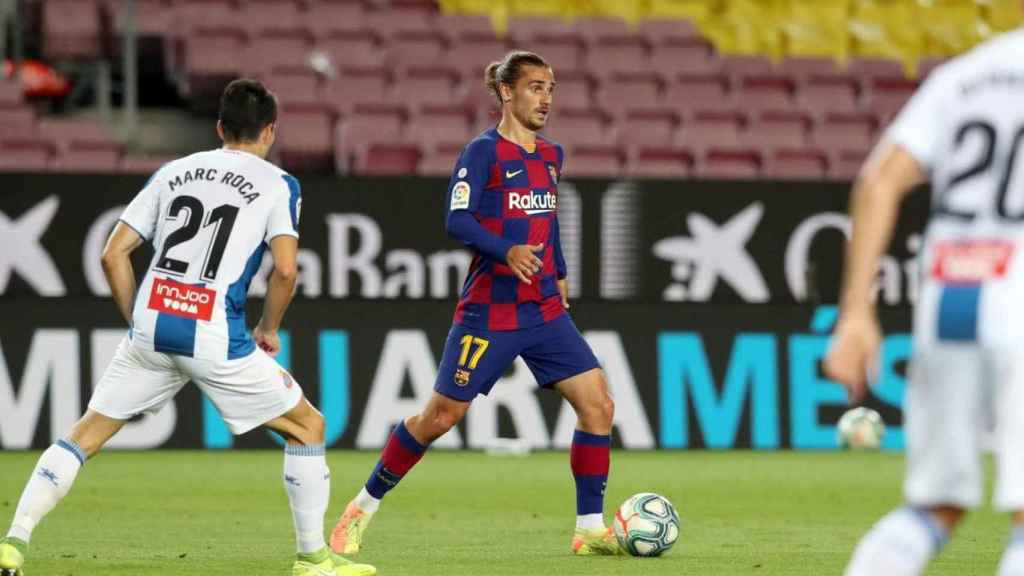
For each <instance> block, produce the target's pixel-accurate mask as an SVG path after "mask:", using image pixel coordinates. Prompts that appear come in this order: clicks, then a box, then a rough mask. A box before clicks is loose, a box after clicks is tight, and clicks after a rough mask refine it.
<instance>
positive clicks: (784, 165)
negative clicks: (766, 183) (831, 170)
mask: <svg viewBox="0 0 1024 576" xmlns="http://www.w3.org/2000/svg"><path fill="white" fill-rule="evenodd" d="M827 174H828V157H827V156H826V155H825V153H824V152H822V151H820V150H813V149H799V148H783V149H779V150H776V151H775V152H774V153H773V154H772V156H771V162H769V163H768V170H767V174H766V176H767V177H769V178H774V179H776V180H824V179H825V177H826V175H827Z"/></svg>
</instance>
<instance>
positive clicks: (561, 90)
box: [552, 71, 594, 114]
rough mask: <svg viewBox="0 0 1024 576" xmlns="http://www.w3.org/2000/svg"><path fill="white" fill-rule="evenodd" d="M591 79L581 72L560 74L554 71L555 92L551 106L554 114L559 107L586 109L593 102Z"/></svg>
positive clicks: (592, 83)
mask: <svg viewBox="0 0 1024 576" xmlns="http://www.w3.org/2000/svg"><path fill="white" fill-rule="evenodd" d="M593 94H594V82H593V79H592V78H591V77H590V76H589V75H587V74H583V73H566V74H560V73H558V71H555V93H554V98H553V100H552V106H553V108H554V110H555V112H554V113H555V114H558V111H559V110H561V109H577V110H580V109H586V108H590V107H591V106H592V104H593V102H592V97H593Z"/></svg>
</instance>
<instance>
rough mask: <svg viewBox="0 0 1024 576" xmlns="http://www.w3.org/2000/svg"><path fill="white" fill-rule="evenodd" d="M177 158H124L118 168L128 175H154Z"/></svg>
mask: <svg viewBox="0 0 1024 576" xmlns="http://www.w3.org/2000/svg"><path fill="white" fill-rule="evenodd" d="M175 159H176V157H175V156H127V155H126V156H123V157H122V158H121V162H120V163H119V165H118V167H119V169H120V170H121V172H125V173H128V174H153V173H154V172H156V171H157V170H159V169H160V168H161V167H162V166H163V165H164V164H167V163H168V162H172V161H174V160H175Z"/></svg>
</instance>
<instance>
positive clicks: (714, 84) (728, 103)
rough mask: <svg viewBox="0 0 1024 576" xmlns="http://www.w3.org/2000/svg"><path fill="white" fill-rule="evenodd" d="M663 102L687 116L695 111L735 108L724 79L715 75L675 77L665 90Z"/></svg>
mask: <svg viewBox="0 0 1024 576" xmlns="http://www.w3.org/2000/svg"><path fill="white" fill-rule="evenodd" d="M664 102H665V105H666V106H672V107H675V108H676V109H678V110H681V111H683V112H684V113H687V114H691V113H693V112H694V111H695V110H720V111H727V110H733V109H734V108H735V106H736V105H735V103H734V102H733V99H732V95H731V94H730V93H729V91H728V90H727V88H726V83H725V81H724V79H723V78H722V77H721V76H717V75H680V76H676V78H675V79H674V81H673V82H671V83H670V84H669V85H668V87H667V88H666V91H665V99H664Z"/></svg>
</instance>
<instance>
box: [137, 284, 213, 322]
mask: <svg viewBox="0 0 1024 576" xmlns="http://www.w3.org/2000/svg"><path fill="white" fill-rule="evenodd" d="M216 296H217V293H216V292H214V291H213V290H209V289H207V288H203V287H201V286H192V285H190V284H182V283H181V282H176V281H174V280H170V279H164V278H155V279H153V291H152V292H150V294H149V308H150V310H156V311H157V312H163V313H164V314H172V315H174V316H181V317H182V318H191V319H193V320H207V321H208V320H210V318H212V317H213V301H214V298H215V297H216Z"/></svg>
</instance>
